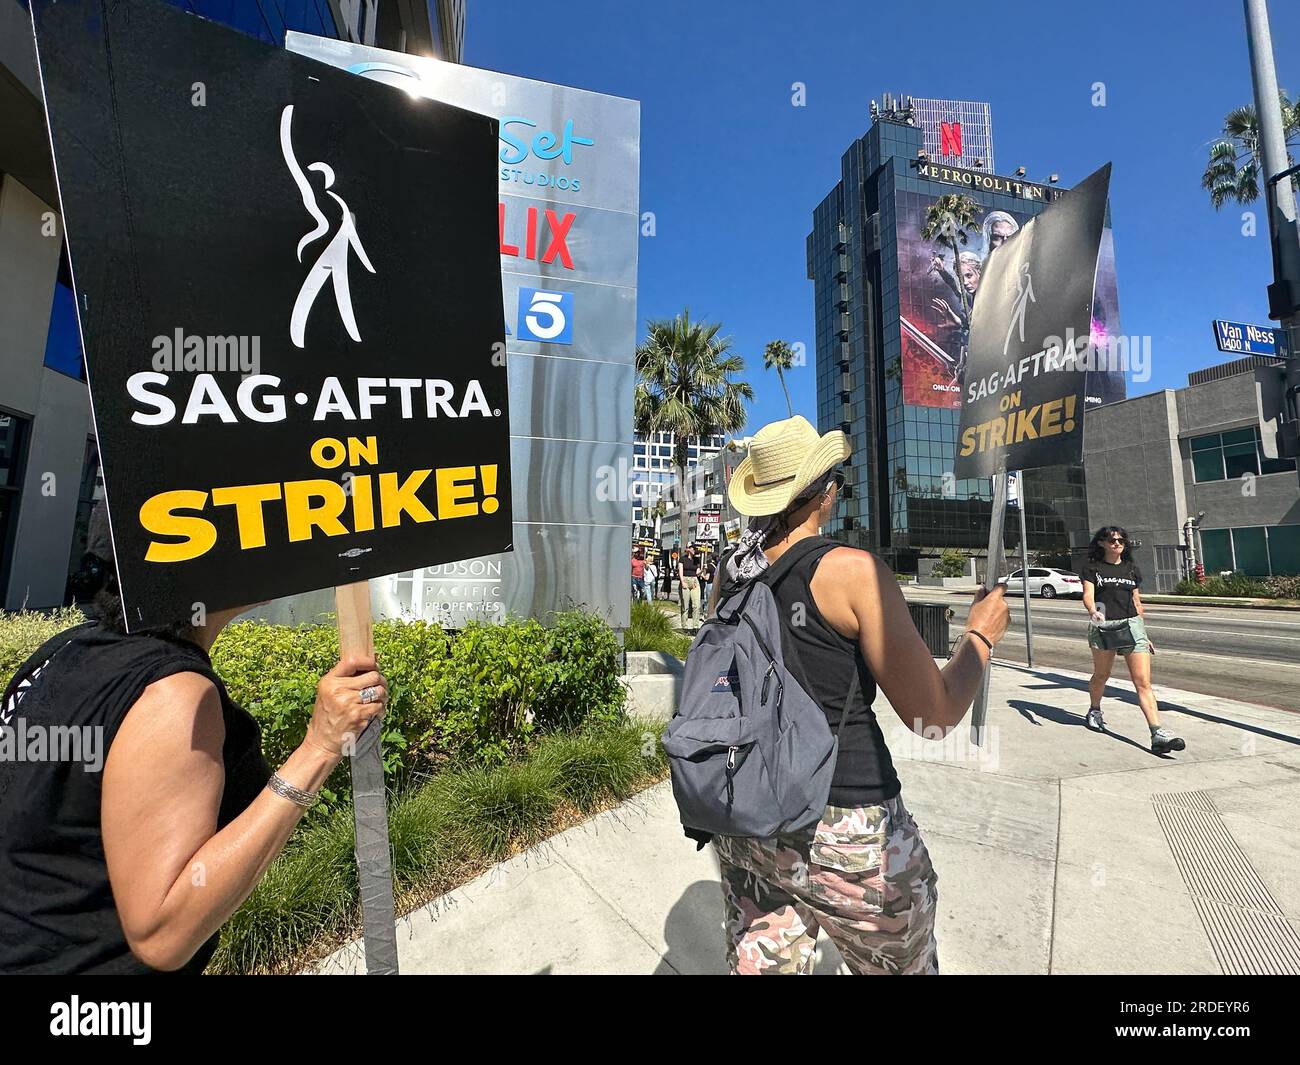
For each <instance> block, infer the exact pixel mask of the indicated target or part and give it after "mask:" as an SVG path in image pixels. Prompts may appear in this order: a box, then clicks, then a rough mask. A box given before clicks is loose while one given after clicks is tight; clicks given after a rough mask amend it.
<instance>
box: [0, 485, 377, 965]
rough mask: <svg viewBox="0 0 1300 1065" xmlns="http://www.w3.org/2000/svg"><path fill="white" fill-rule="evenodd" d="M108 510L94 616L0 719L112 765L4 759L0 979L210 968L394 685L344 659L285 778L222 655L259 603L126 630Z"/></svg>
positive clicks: (50, 648) (368, 662)
mask: <svg viewBox="0 0 1300 1065" xmlns="http://www.w3.org/2000/svg"><path fill="white" fill-rule="evenodd" d="M112 559H113V549H112V544H111V541H110V540H109V533H108V523H107V518H106V515H105V514H104V513H103V508H102V507H101V508H99V510H97V511H96V513H95V514H94V515H93V516H92V518H91V528H90V536H89V542H88V544H87V556H86V559H85V564H84V565H83V570H82V573H81V574H80V575H79V576H80V577H81V579H82V588H83V591H85V592H86V593H88V594H93V595H94V600H93V610H92V613H93V614H94V615H95V616H96V617H97V619H98V620H96V621H92V622H88V623H86V624H84V625H80V626H78V627H76V628H73V629H70V630H68V631H67V632H64V633H61V634H59V635H58V636H56V637H55V638H54V639H52V640H50V641H48V642H47V643H46V644H45V645H44V646H43V647H41V648H40V649H39V650H38V651H37V652H36V653H35V654H33V655H32V656H31V658H29V659H28V660H27V662H25V663H24V664H23V665H22V666H20V667H19V669H18V672H17V673H16V674H15V675H14V677H13V679H12V680H11V681H10V682H9V684H8V686H7V687H6V689H5V692H4V696H3V700H0V721H3V723H4V724H5V725H6V726H7V727H8V728H10V729H14V730H15V731H17V730H18V729H19V728H21V729H22V730H23V732H24V733H28V732H31V731H32V730H33V729H44V730H46V731H47V732H48V731H52V729H53V728H54V727H59V728H63V729H67V730H73V731H75V732H76V734H77V735H79V736H85V737H86V738H87V739H86V742H84V743H83V744H82V746H83V747H87V746H88V747H93V748H94V749H95V750H97V751H98V758H97V762H98V764H92V763H91V762H90V761H85V762H74V761H71V760H68V759H62V760H56V759H54V758H44V759H12V760H9V759H6V760H4V761H0V972H3V973H13V972H45V973H148V972H157V971H165V972H185V973H199V972H202V971H203V967H204V966H205V965H206V964H207V962H208V959H209V958H211V956H212V954H213V952H214V951H215V950H216V947H217V938H218V935H217V934H218V931H219V930H220V928H221V926H222V925H223V924H224V923H225V922H226V920H227V919H228V918H229V917H230V915H231V914H232V913H234V912H235V910H236V909H237V908H238V907H239V905H240V904H241V903H242V902H243V901H244V900H245V899H246V898H247V897H248V896H249V894H250V893H251V892H252V890H253V888H254V887H256V886H257V883H258V881H260V880H261V879H262V876H263V874H265V872H266V870H267V867H268V866H269V865H270V864H271V861H272V859H274V858H275V856H276V855H277V854H279V852H280V850H281V848H283V847H284V845H285V842H286V841H287V840H288V839H289V836H290V835H291V834H292V832H293V830H294V826H295V825H297V823H298V821H299V819H300V818H301V817H302V815H303V813H304V812H305V811H306V809H307V808H309V807H310V806H312V804H313V803H314V802H315V801H316V798H317V792H318V791H319V789H320V787H321V786H322V785H323V784H324V782H325V780H326V778H327V777H328V776H329V774H330V772H331V771H332V770H333V769H334V767H335V766H337V765H338V764H339V762H340V761H341V759H342V758H343V756H344V754H345V753H347V752H348V751H349V750H350V748H351V745H352V744H351V741H352V739H353V738H355V737H357V736H359V735H360V734H361V732H362V731H363V730H364V729H365V727H366V725H367V724H369V723H370V721H371V720H372V719H374V718H376V717H378V716H381V715H382V714H383V712H384V707H385V704H386V701H387V697H388V694H387V684H386V682H385V680H384V678H383V676H382V675H381V674H380V673H379V672H378V671H377V670H376V668H375V661H374V659H373V658H370V659H365V660H362V659H355V660H348V661H341V662H339V663H338V665H336V666H335V667H334V668H333V669H331V670H330V671H329V672H328V673H327V674H325V676H323V677H322V678H321V680H320V683H319V684H318V685H317V687H316V705H315V709H314V711H313V713H312V717H311V721H310V723H309V724H308V726H307V733H306V735H305V736H304V737H303V740H302V743H300V744H299V745H298V748H297V750H295V751H294V752H293V754H291V755H290V756H289V758H288V759H287V760H286V761H285V763H284V765H282V766H280V768H279V770H278V771H275V772H272V771H271V768H270V767H269V766H268V765H267V763H266V759H265V758H264V757H263V755H262V749H261V736H260V733H259V730H258V726H257V724H256V722H255V721H254V720H253V718H252V717H251V716H250V715H249V714H248V713H247V712H246V711H245V710H243V709H242V708H241V707H239V706H237V705H236V704H235V703H234V702H233V701H232V700H231V699H230V697H229V696H228V695H227V694H226V689H225V685H224V684H223V683H222V681H221V678H220V677H218V676H217V674H216V673H215V672H213V669H212V663H211V661H210V659H209V658H208V650H209V649H210V648H211V646H212V644H213V642H214V641H215V640H216V638H217V635H218V634H219V633H220V632H221V630H222V628H224V627H225V625H226V623H227V622H229V621H230V620H231V619H232V618H234V617H235V616H236V615H238V614H240V613H242V612H243V611H244V610H246V609H248V608H247V607H242V608H238V609H233V610H224V611H221V612H213V613H210V614H208V615H207V616H206V618H204V620H203V622H202V623H201V624H198V625H190V624H188V623H178V624H175V625H171V626H168V627H166V628H161V629H150V630H147V631H144V632H140V633H133V634H131V635H127V633H126V631H125V629H124V627H123V618H122V600H121V597H120V595H119V592H118V586H117V578H116V575H115V573H114V571H113V563H112V561H111V560H112Z"/></svg>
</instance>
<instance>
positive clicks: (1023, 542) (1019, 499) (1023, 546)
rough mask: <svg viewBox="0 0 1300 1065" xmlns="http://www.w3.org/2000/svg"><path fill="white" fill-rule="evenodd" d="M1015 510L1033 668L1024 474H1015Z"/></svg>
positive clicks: (1029, 659) (1029, 657) (1027, 654)
mask: <svg viewBox="0 0 1300 1065" xmlns="http://www.w3.org/2000/svg"><path fill="white" fill-rule="evenodd" d="M1016 509H1017V510H1018V511H1020V574H1021V578H1022V580H1021V584H1022V586H1023V589H1024V593H1025V595H1024V599H1025V659H1026V660H1027V662H1028V664H1029V668H1030V669H1033V668H1034V622H1033V618H1032V617H1031V611H1030V607H1029V537H1028V536H1027V535H1026V533H1025V472H1024V470H1019V471H1017V472H1016Z"/></svg>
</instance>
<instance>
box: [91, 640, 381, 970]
mask: <svg viewBox="0 0 1300 1065" xmlns="http://www.w3.org/2000/svg"><path fill="white" fill-rule="evenodd" d="M369 665H371V666H373V662H371V663H369ZM327 682H328V683H327ZM383 683H384V682H383V678H382V677H381V676H380V675H379V674H378V673H376V672H373V671H367V672H364V673H358V670H357V666H356V664H354V663H348V664H347V665H346V666H345V665H344V664H340V665H339V666H336V667H335V669H334V670H332V671H331V672H330V673H329V674H327V675H326V676H325V677H324V678H322V681H321V687H320V688H319V689H318V694H317V708H316V712H315V714H314V715H313V718H312V724H311V726H310V727H309V728H308V733H307V736H306V738H304V740H303V742H302V744H301V745H300V746H299V747H298V749H297V750H296V751H294V753H293V754H292V755H290V756H289V759H288V760H287V761H286V762H285V764H284V765H283V766H282V767H281V768H280V769H279V774H280V776H281V777H283V778H284V779H285V780H286V781H288V782H289V783H290V784H293V785H294V786H296V787H299V788H303V789H305V790H308V791H316V790H317V789H319V788H320V786H321V785H322V784H323V783H324V782H325V779H326V778H327V777H328V776H329V774H330V772H331V770H333V769H334V767H335V766H336V765H337V764H338V763H339V760H340V759H341V757H342V754H341V748H342V741H343V737H344V736H345V735H347V734H348V733H349V732H351V734H353V735H359V733H360V730H361V729H362V728H364V725H365V722H366V720H368V718H369V717H370V716H371V715H373V714H374V713H375V711H376V709H377V708H378V709H381V708H382V706H383V701H382V699H381V701H379V702H377V703H370V704H364V705H363V704H360V703H359V692H360V688H361V687H364V686H365V685H367V684H374V685H376V686H380V687H381V692H382V685H383ZM224 741H225V723H224V721H223V718H222V713H221V701H220V697H219V696H218V694H217V690H216V688H215V687H214V686H213V684H212V682H211V681H209V680H208V679H207V678H205V677H202V676H200V675H199V674H197V673H179V674H175V675H173V676H171V677H167V678H165V679H164V680H160V681H158V682H157V683H155V684H151V685H149V687H148V688H146V689H145V692H144V694H143V695H142V696H141V697H140V699H138V700H137V701H136V703H135V705H134V706H133V707H132V708H131V710H130V711H129V712H128V713H127V716H126V718H125V720H124V721H123V723H122V726H121V728H120V729H119V730H118V733H117V736H116V737H115V738H114V740H113V744H112V747H111V748H110V749H109V756H108V761H107V764H106V765H105V767H104V787H103V798H102V800H101V822H102V832H103V839H104V854H105V858H106V860H107V864H108V875H109V881H110V883H111V884H112V887H113V897H114V900H115V902H116V905H117V910H118V916H119V918H120V920H121V922H122V929H123V932H124V933H125V935H126V939H127V943H128V944H129V945H130V947H131V950H132V952H133V953H134V954H135V955H136V956H137V957H138V958H139V959H140V960H141V961H143V962H144V963H145V964H146V965H148V966H150V967H151V968H154V969H162V970H171V969H178V968H180V967H181V966H182V965H184V964H185V963H186V962H187V961H189V959H190V958H191V957H193V956H194V952H195V951H196V950H198V948H199V947H200V946H202V945H203V943H204V942H205V941H206V940H207V939H208V937H210V936H211V935H212V934H213V932H215V931H216V930H217V929H218V928H220V927H221V925H222V924H224V923H225V921H226V920H227V919H228V918H229V917H230V915H231V914H232V913H234V911H235V910H236V909H237V908H238V907H239V905H240V904H241V903H242V902H243V901H244V899H246V898H247V897H248V895H249V894H250V893H251V892H252V890H253V888H254V887H255V886H256V885H257V883H258V881H259V880H261V878H262V875H263V874H264V873H265V872H266V869H267V866H269V865H270V864H271V861H272V860H273V859H274V858H275V856H276V855H277V854H279V852H280V850H281V848H283V846H284V844H285V842H286V841H287V840H288V839H289V836H290V835H291V834H292V832H293V830H294V827H295V826H296V825H297V823H298V820H299V819H300V818H301V816H302V814H303V809H302V807H300V806H298V805H297V804H296V803H293V802H291V801H290V800H288V799H285V798H282V797H281V796H279V795H276V794H274V793H273V792H271V791H263V792H262V793H261V794H260V795H259V796H258V797H257V798H256V799H255V800H254V801H253V802H252V803H251V804H250V805H249V807H248V808H247V809H246V810H244V812H243V813H241V814H240V815H239V816H238V817H237V818H235V820H233V821H232V822H231V823H230V824H228V825H227V826H226V827H225V828H223V829H221V830H220V831H217V813H218V809H219V807H220V805H221V796H222V792H223V790H224V788H225V770H224V767H223V764H222V756H221V748H222V744H223V743H224Z"/></svg>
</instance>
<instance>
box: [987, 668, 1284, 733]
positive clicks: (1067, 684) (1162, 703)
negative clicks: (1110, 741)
mask: <svg viewBox="0 0 1300 1065" xmlns="http://www.w3.org/2000/svg"><path fill="white" fill-rule="evenodd" d="M1020 671H1021V672H1023V673H1029V672H1032V673H1033V675H1034V676H1036V677H1042V678H1043V679H1044V680H1047V681H1051V682H1052V683H1050V684H1026V685H1024V688H1025V690H1026V691H1052V690H1055V689H1057V688H1073V689H1074V690H1075V691H1081V692H1086V691H1087V690H1088V682H1087V681H1086V680H1083V679H1082V678H1079V677H1067V676H1064V675H1063V674H1061V673H1043V672H1041V671H1039V670H1032V671H1031V670H1028V669H1026V668H1025V667H1023V666H1021V667H1020ZM1105 697H1106V698H1108V699H1118V700H1119V701H1120V702H1123V703H1128V704H1129V705H1130V706H1133V707H1137V706H1138V699H1137V693H1136V692H1130V691H1126V690H1125V689H1123V688H1112V687H1111V686H1110V685H1109V684H1107V685H1106V692H1105ZM1156 703H1157V705H1158V706H1159V708H1160V711H1161V713H1163V712H1165V711H1166V710H1167V711H1169V712H1171V713H1175V714H1186V715H1187V716H1188V717H1194V718H1196V719H1197V720H1198V721H1208V722H1210V723H1211V724H1215V725H1227V726H1228V727H1229V728H1235V729H1240V730H1241V731H1242V732H1250V733H1252V734H1254V735H1256V736H1264V737H1266V738H1267V739H1270V740H1280V741H1281V742H1283V743H1290V744H1294V745H1295V746H1298V747H1300V738H1298V737H1296V736H1288V735H1287V734H1286V733H1284V732H1274V731H1273V730H1272V729H1268V728H1264V727H1263V726H1262V725H1248V724H1246V723H1245V722H1244V721H1234V720H1233V719H1232V718H1228V717H1219V716H1218V715H1216V714H1210V713H1206V712H1205V711H1204V710H1193V709H1192V708H1191V707H1190V706H1183V705H1182V704H1181V703H1171V702H1169V701H1167V700H1165V699H1161V698H1159V696H1157V698H1156ZM1008 705H1010V706H1016V701H1015V700H1012V701H1010V702H1009V703H1008ZM1026 705H1033V704H1026ZM1057 713H1066V711H1057ZM1043 716H1044V717H1047V716H1048V715H1047V714H1044V715H1043ZM1071 716H1074V715H1071ZM1078 720H1079V723H1080V724H1082V722H1083V719H1082V718H1079V719H1078ZM1117 738H1118V737H1117ZM1129 742H1132V741H1129ZM1137 746H1139V747H1140V746H1141V744H1137ZM1142 749H1143V750H1146V748H1145V747H1144V748H1142Z"/></svg>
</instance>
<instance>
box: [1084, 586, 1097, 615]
mask: <svg viewBox="0 0 1300 1065" xmlns="http://www.w3.org/2000/svg"><path fill="white" fill-rule="evenodd" d="M1083 609H1084V610H1086V611H1087V612H1088V617H1090V618H1092V620H1093V621H1094V622H1095V621H1096V620H1097V586H1096V585H1094V584H1093V583H1092V581H1084V582H1083Z"/></svg>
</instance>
